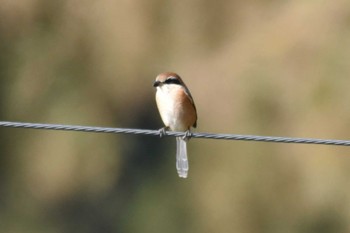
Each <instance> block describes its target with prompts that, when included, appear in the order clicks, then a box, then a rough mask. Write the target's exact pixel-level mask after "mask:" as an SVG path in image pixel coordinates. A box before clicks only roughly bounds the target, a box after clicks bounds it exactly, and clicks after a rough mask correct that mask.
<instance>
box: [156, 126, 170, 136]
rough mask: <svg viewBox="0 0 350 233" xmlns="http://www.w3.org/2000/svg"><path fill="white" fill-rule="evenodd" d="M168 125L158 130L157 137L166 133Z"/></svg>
mask: <svg viewBox="0 0 350 233" xmlns="http://www.w3.org/2000/svg"><path fill="white" fill-rule="evenodd" d="M167 129H168V127H163V128H161V129H159V130H158V132H159V137H161V138H162V137H163V136H164V135H166V131H167Z"/></svg>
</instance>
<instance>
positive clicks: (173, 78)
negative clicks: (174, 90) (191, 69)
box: [165, 77, 181, 85]
mask: <svg viewBox="0 0 350 233" xmlns="http://www.w3.org/2000/svg"><path fill="white" fill-rule="evenodd" d="M165 83H166V84H178V85H180V84H181V83H180V80H178V79H177V78H175V77H169V78H167V80H165Z"/></svg>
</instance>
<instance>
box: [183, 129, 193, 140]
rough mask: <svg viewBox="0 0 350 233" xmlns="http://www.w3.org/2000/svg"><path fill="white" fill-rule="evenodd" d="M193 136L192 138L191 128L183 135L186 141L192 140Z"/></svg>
mask: <svg viewBox="0 0 350 233" xmlns="http://www.w3.org/2000/svg"><path fill="white" fill-rule="evenodd" d="M191 138H192V133H191V131H190V130H187V131H186V132H185V135H184V136H183V137H182V139H183V140H185V141H188V140H190V139H191Z"/></svg>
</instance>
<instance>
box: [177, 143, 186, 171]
mask: <svg viewBox="0 0 350 233" xmlns="http://www.w3.org/2000/svg"><path fill="white" fill-rule="evenodd" d="M176 169H177V173H178V174H179V176H180V177H181V178H186V177H187V173H188V159H187V140H186V139H183V138H182V137H176Z"/></svg>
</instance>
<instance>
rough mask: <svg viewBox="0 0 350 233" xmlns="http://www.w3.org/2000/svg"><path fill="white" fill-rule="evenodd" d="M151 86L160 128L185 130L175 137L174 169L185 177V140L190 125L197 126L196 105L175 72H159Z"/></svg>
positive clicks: (186, 162)
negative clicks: (154, 90) (153, 89)
mask: <svg viewBox="0 0 350 233" xmlns="http://www.w3.org/2000/svg"><path fill="white" fill-rule="evenodd" d="M153 86H154V87H156V89H157V92H156V102H157V107H158V110H159V113H160V116H161V118H162V121H163V123H164V125H165V127H164V128H162V129H161V130H162V131H165V130H167V129H170V130H171V131H177V132H186V135H185V136H184V137H176V169H177V172H178V174H179V176H180V177H182V178H186V177H187V173H188V168H189V166H188V159H187V141H188V140H189V135H190V129H191V127H194V128H196V126H197V111H196V106H195V105H194V101H193V98H192V95H191V93H190V91H189V90H188V88H187V87H186V85H185V83H184V82H183V81H182V79H181V78H180V76H179V75H177V74H176V73H172V72H166V73H161V74H159V75H158V76H157V78H156V81H155V82H154V84H153Z"/></svg>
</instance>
